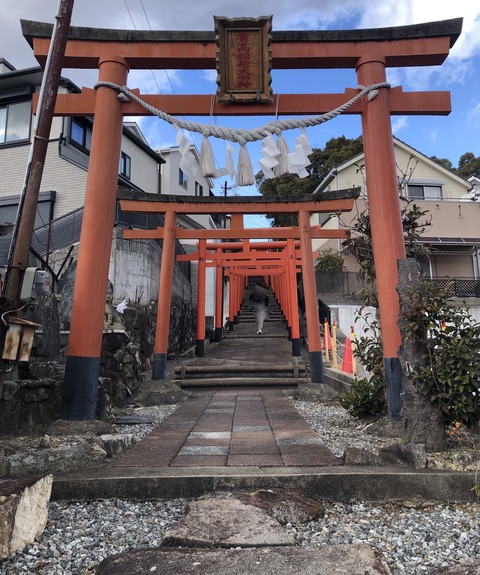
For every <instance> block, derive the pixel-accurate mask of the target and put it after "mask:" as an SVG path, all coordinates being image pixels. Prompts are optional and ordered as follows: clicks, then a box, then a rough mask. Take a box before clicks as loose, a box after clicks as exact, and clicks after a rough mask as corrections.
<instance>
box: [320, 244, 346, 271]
mask: <svg viewBox="0 0 480 575" xmlns="http://www.w3.org/2000/svg"><path fill="white" fill-rule="evenodd" d="M317 254H318V257H317V259H316V260H315V264H314V265H315V270H316V271H317V272H341V271H342V268H343V257H342V256H341V255H340V254H339V253H338V252H336V251H334V250H332V249H331V248H330V249H328V250H323V251H320V250H319V251H318V252H317Z"/></svg>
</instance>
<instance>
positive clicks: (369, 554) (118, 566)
mask: <svg viewBox="0 0 480 575" xmlns="http://www.w3.org/2000/svg"><path fill="white" fill-rule="evenodd" d="M152 573H153V574H156V573H158V574H160V573H161V574H162V575H178V574H179V573H181V574H182V575H190V574H192V575H193V574H195V575H198V574H199V573H208V574H209V575H245V574H246V573H248V574H249V575H278V574H279V573H281V574H282V575H299V573H301V574H302V575H332V574H333V573H335V575H365V573H368V574H369V575H391V571H390V569H389V568H388V565H387V564H386V563H385V560H384V559H383V557H382V555H381V553H380V552H379V551H378V550H377V549H376V548H374V547H372V546H370V545H329V546H326V545H325V546H320V547H316V548H306V547H269V548H263V549H239V550H236V549H223V550H218V549H217V550H208V549H205V550H204V549H202V550H199V549H181V550H169V549H144V550H136V551H130V552H126V553H123V554H120V555H114V556H112V557H108V558H107V559H105V560H104V561H102V563H101V564H100V565H99V566H98V567H97V569H96V571H95V574H96V575H147V574H152Z"/></svg>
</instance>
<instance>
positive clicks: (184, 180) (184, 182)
mask: <svg viewBox="0 0 480 575" xmlns="http://www.w3.org/2000/svg"><path fill="white" fill-rule="evenodd" d="M178 183H179V184H180V185H181V186H182V187H183V188H185V189H188V176H187V174H186V173H185V172H184V171H183V170H182V169H181V168H178Z"/></svg>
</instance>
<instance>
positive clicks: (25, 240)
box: [5, 0, 74, 307]
mask: <svg viewBox="0 0 480 575" xmlns="http://www.w3.org/2000/svg"><path fill="white" fill-rule="evenodd" d="M73 3H74V0H59V5H58V10H57V15H56V17H55V18H56V24H55V25H54V26H53V32H52V39H51V42H50V49H49V52H48V57H47V62H46V65H45V72H44V76H43V80H42V86H41V89H40V95H39V99H38V107H37V114H36V118H35V124H34V132H33V139H32V143H31V146H30V155H29V159H28V163H27V168H26V171H25V177H24V183H23V188H22V193H21V196H20V201H19V205H18V211H17V218H16V222H15V227H14V230H13V235H12V242H11V245H10V251H9V254H8V261H7V272H6V281H5V296H6V305H7V306H8V307H15V305H16V304H17V303H18V299H19V296H20V289H21V285H22V277H23V272H24V271H25V268H26V267H28V258H29V251H30V246H31V243H32V236H33V231H34V227H35V214H36V211H37V204H38V195H39V192H40V186H41V182H42V176H43V168H44V165H45V158H46V156H47V151H48V143H49V138H50V129H51V125H52V119H53V113H54V110H55V102H56V99H57V92H58V86H59V84H60V75H61V71H62V64H63V56H64V54H65V48H66V45H67V40H68V32H69V29H70V21H71V18H72V12H73Z"/></svg>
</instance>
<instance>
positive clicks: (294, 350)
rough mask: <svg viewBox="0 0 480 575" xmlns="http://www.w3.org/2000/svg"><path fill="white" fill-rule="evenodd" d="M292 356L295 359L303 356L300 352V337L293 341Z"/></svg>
mask: <svg viewBox="0 0 480 575" xmlns="http://www.w3.org/2000/svg"><path fill="white" fill-rule="evenodd" d="M292 355H293V356H295V357H298V356H300V355H302V352H301V351H300V338H299V337H296V338H293V339H292Z"/></svg>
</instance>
